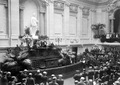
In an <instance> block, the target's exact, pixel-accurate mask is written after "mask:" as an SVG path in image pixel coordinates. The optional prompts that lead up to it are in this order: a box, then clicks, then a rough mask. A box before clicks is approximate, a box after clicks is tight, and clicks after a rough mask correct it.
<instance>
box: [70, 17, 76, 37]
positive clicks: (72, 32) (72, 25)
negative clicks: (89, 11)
mask: <svg viewBox="0 0 120 85" xmlns="http://www.w3.org/2000/svg"><path fill="white" fill-rule="evenodd" d="M76 32H77V17H76V16H72V15H70V27H69V34H70V36H76Z"/></svg>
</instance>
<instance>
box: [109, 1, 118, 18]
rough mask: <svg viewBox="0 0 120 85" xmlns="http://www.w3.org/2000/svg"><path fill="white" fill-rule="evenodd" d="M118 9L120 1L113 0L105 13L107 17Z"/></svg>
mask: <svg viewBox="0 0 120 85" xmlns="http://www.w3.org/2000/svg"><path fill="white" fill-rule="evenodd" d="M118 8H120V0H113V1H112V2H111V3H110V4H108V6H107V11H108V13H109V16H111V15H112V14H114V12H115V10H116V9H118Z"/></svg>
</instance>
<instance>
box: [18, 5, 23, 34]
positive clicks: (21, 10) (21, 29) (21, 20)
mask: <svg viewBox="0 0 120 85" xmlns="http://www.w3.org/2000/svg"><path fill="white" fill-rule="evenodd" d="M19 16H20V28H19V31H20V35H23V34H24V28H23V27H24V20H23V16H24V7H23V6H20V15H19Z"/></svg>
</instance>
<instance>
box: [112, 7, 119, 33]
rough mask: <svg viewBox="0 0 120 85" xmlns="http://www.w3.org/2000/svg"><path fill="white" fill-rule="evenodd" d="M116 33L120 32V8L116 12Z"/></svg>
mask: <svg viewBox="0 0 120 85" xmlns="http://www.w3.org/2000/svg"><path fill="white" fill-rule="evenodd" d="M114 18H115V19H114V29H113V32H114V33H118V34H120V9H118V10H117V11H116V12H115V14H114Z"/></svg>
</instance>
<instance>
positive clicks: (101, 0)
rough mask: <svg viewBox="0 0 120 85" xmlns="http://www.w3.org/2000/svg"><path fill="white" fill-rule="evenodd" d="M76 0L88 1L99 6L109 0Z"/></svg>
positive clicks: (80, 0)
mask: <svg viewBox="0 0 120 85" xmlns="http://www.w3.org/2000/svg"><path fill="white" fill-rule="evenodd" d="M77 1H79V2H84V3H88V4H91V5H95V6H100V5H106V4H108V3H109V2H110V1H111V0H77Z"/></svg>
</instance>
